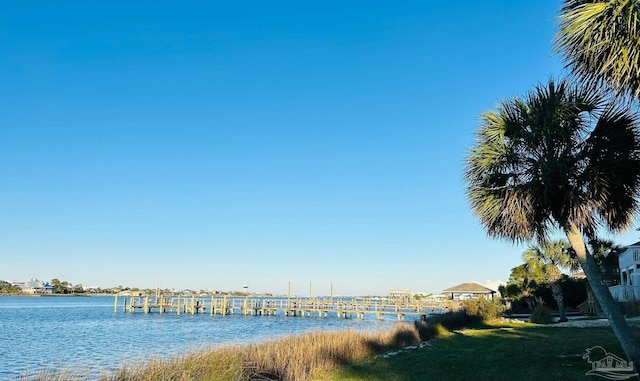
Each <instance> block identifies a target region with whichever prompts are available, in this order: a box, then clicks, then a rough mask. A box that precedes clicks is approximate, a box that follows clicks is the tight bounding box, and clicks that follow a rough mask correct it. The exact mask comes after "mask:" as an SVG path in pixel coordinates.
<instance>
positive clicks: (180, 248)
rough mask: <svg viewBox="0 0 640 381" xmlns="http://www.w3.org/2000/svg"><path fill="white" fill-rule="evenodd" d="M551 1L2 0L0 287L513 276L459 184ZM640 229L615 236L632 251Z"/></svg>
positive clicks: (525, 78) (545, 40) (433, 284)
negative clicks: (18, 283) (478, 135)
mask: <svg viewBox="0 0 640 381" xmlns="http://www.w3.org/2000/svg"><path fill="white" fill-rule="evenodd" d="M559 5H560V2H559V1H507V0H487V1H473V2H470V1H462V0H452V1H444V2H427V1H399V2H389V1H366V2H365V1H362V2H345V1H330V0H329V1H322V2H315V3H309V2H300V1H290V2H283V1H275V2H273V1H270V2H264V1H246V2H170V1H148V2H142V1H139V2H138V1H136V2H131V1H126V2H125V1H110V2H106V3H101V4H100V5H96V3H95V2H87V1H64V2H28V1H26V2H25V1H9V2H7V3H5V4H3V12H2V13H1V14H0V56H1V57H2V59H1V60H0V90H1V91H0V279H3V280H27V279H29V278H31V277H37V278H39V279H41V280H50V279H52V278H59V279H61V280H67V281H70V282H72V283H82V284H84V285H95V286H101V287H111V286H117V285H127V286H136V287H155V286H156V282H158V281H159V282H160V285H161V286H162V287H168V288H192V289H214V290H240V289H242V285H243V284H245V283H246V284H248V285H249V291H254V292H275V293H286V292H287V288H288V283H289V282H291V287H292V292H294V293H299V294H305V293H307V292H308V290H309V284H310V283H311V284H312V285H313V291H314V294H317V295H320V294H328V293H329V289H330V285H331V284H333V290H334V293H335V294H342V295H350V294H386V292H387V291H388V290H389V289H406V288H408V289H411V290H412V291H414V292H440V291H441V290H442V289H444V288H447V287H450V286H453V285H455V284H458V283H462V282H469V281H477V282H480V283H485V282H487V281H488V280H497V279H502V280H506V279H507V278H508V277H509V272H510V269H511V268H512V267H514V266H516V265H518V264H519V263H520V261H521V253H522V251H523V250H524V247H523V246H514V245H512V244H510V243H508V242H504V241H495V240H492V239H489V238H487V237H486V235H485V232H484V231H483V230H482V228H481V226H480V225H479V223H478V221H477V219H476V218H475V217H474V216H473V215H472V214H471V212H470V209H469V204H468V202H467V200H466V197H465V194H464V183H463V181H462V171H463V167H464V158H465V156H466V154H467V150H468V149H469V148H470V147H471V146H472V145H473V143H474V131H475V130H476V128H477V125H478V121H479V116H480V114H481V113H482V112H484V111H487V110H489V109H492V108H494V107H495V105H496V104H497V103H498V102H499V101H500V100H501V99H505V98H508V97H511V96H514V95H521V94H523V93H525V92H526V91H528V90H530V89H531V88H532V87H533V86H534V85H535V84H537V83H539V82H544V81H546V80H547V79H548V78H549V76H551V75H560V74H561V73H562V64H561V62H560V61H559V57H557V56H554V55H553V54H552V49H551V41H552V38H553V34H554V32H555V17H556V12H557V9H558V7H559ZM638 236H639V234H638V232H636V231H632V232H631V233H629V234H626V235H624V236H620V237H617V238H616V241H617V242H618V243H620V244H629V243H632V242H635V241H637V240H638V239H637V238H638Z"/></svg>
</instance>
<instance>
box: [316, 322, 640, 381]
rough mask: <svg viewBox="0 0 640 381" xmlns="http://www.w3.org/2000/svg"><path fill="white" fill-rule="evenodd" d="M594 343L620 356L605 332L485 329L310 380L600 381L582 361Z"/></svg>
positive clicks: (522, 327)
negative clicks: (586, 351)
mask: <svg viewBox="0 0 640 381" xmlns="http://www.w3.org/2000/svg"><path fill="white" fill-rule="evenodd" d="M637 333H640V331H638V332H637ZM595 345H599V346H602V347H604V348H605V349H606V350H607V351H609V352H611V353H613V354H616V355H618V356H620V357H622V358H624V357H625V356H624V352H622V349H621V348H620V345H619V344H618V342H617V341H616V339H615V337H614V336H613V333H612V331H611V329H610V328H561V327H557V328H556V327H539V326H538V327H537V326H531V325H520V326H513V325H512V326H506V327H499V326H487V327H483V328H479V329H464V330H460V331H456V332H454V333H452V334H450V335H449V336H447V337H443V338H440V339H437V340H433V341H432V342H431V343H430V345H429V346H426V347H424V348H418V349H414V350H406V351H402V352H400V353H398V354H396V355H394V356H389V357H386V358H385V357H382V356H377V357H375V358H371V359H368V360H366V361H364V362H360V363H357V364H352V365H346V366H344V367H342V368H340V369H338V370H337V371H331V372H329V373H325V374H321V375H318V376H317V377H316V378H315V380H336V381H337V380H340V381H349V380H367V381H375V380H379V381H416V380H508V381H514V380H537V381H542V380H582V381H585V380H590V379H591V380H599V379H601V378H599V377H594V376H587V375H585V373H586V372H587V371H589V370H590V369H591V365H590V364H589V363H588V362H587V361H586V360H584V359H583V358H582V355H583V354H584V353H585V349H586V348H590V347H592V346H595Z"/></svg>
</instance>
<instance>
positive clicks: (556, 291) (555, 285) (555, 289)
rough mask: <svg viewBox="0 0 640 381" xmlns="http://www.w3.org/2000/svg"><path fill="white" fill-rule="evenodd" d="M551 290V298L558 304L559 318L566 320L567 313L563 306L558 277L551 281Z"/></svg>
mask: <svg viewBox="0 0 640 381" xmlns="http://www.w3.org/2000/svg"><path fill="white" fill-rule="evenodd" d="M551 292H552V293H553V299H555V300H556V304H557V305H558V312H559V313H560V320H558V321H567V320H568V319H567V314H566V312H565V308H564V297H563V296H562V286H561V285H560V279H558V280H556V281H553V282H551Z"/></svg>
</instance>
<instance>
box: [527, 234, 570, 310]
mask: <svg viewBox="0 0 640 381" xmlns="http://www.w3.org/2000/svg"><path fill="white" fill-rule="evenodd" d="M522 257H523V259H524V261H525V265H526V266H527V268H528V269H529V270H530V271H533V272H535V273H541V274H542V276H543V277H544V280H545V281H547V282H548V283H549V285H550V286H551V292H552V294H553V299H555V301H556V303H557V304H558V312H559V313H560V319H559V321H567V315H566V312H565V308H564V297H563V296H562V285H561V280H562V270H569V271H571V272H575V271H577V270H578V269H579V268H580V263H579V262H578V260H577V258H576V257H575V256H572V255H571V245H570V244H569V242H567V241H565V240H555V241H551V242H544V243H543V244H541V245H531V246H529V248H528V249H527V251H525V252H524V254H523V255H522Z"/></svg>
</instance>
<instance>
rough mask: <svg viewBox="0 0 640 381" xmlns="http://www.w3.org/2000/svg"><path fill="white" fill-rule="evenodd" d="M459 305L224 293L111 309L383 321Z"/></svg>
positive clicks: (133, 300)
mask: <svg viewBox="0 0 640 381" xmlns="http://www.w3.org/2000/svg"><path fill="white" fill-rule="evenodd" d="M458 307H459V303H433V302H426V301H425V302H421V301H419V300H415V301H414V300H408V299H396V298H364V297H362V298H358V297H347V298H345V297H325V298H323V297H296V298H292V297H263V296H249V295H247V296H244V297H243V296H228V295H222V296H221V295H207V296H202V295H198V296H197V295H195V294H192V295H139V296H133V295H126V296H122V295H116V296H115V299H114V305H113V312H114V313H115V314H117V313H118V311H119V309H120V308H121V311H122V312H123V313H136V312H138V313H139V312H142V313H145V314H148V313H159V314H165V313H174V314H177V315H180V314H190V315H196V314H208V315H210V316H214V315H221V316H225V315H236V314H242V315H251V316H299V317H304V316H317V317H329V316H334V317H337V318H340V319H348V318H359V319H365V318H366V316H368V315H369V316H371V315H373V316H375V317H376V318H377V319H380V320H383V319H384V318H385V317H395V318H396V319H397V320H405V318H406V317H407V316H414V317H416V318H420V319H426V317H427V316H428V315H432V314H439V313H444V312H447V311H450V310H453V309H456V308H458Z"/></svg>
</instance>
